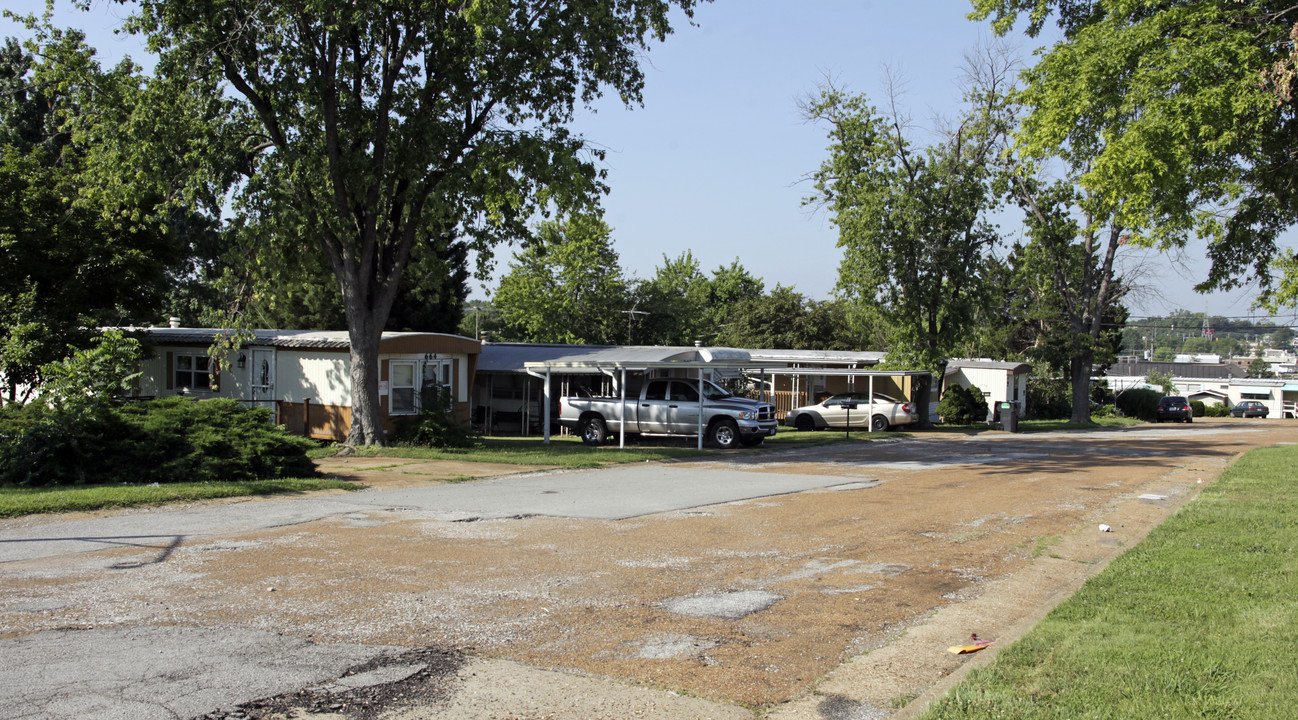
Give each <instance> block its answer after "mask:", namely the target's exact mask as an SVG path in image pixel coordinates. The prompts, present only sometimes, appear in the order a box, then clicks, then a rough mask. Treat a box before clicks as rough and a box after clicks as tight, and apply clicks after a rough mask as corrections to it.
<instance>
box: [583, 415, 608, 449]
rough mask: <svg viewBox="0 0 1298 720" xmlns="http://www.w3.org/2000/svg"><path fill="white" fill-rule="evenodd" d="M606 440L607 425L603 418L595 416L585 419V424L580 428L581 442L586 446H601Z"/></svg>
mask: <svg viewBox="0 0 1298 720" xmlns="http://www.w3.org/2000/svg"><path fill="white" fill-rule="evenodd" d="M607 439H608V425H607V424H606V423H605V422H604V418H602V417H600V416H598V415H596V416H595V417H591V418H587V419H586V423H585V424H584V425H582V427H581V441H582V442H584V443H586V444H587V445H603V444H604V441H605V440H607Z"/></svg>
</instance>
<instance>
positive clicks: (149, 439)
mask: <svg viewBox="0 0 1298 720" xmlns="http://www.w3.org/2000/svg"><path fill="white" fill-rule="evenodd" d="M314 446H315V444H314V443H313V442H312V441H310V440H307V439H305V438H300V437H295V436H292V435H289V434H288V432H287V431H286V430H285V429H284V428H282V427H279V426H275V425H272V424H271V423H270V411H269V410H266V409H264V408H250V407H245V406H243V405H242V404H241V403H239V402H238V401H236V400H228V399H213V400H202V401H196V400H193V399H191V398H185V397H170V398H164V399H161V400H153V401H148V402H140V403H132V404H127V405H115V404H100V403H93V404H87V405H84V406H80V407H78V408H77V409H76V410H75V411H70V410H57V409H40V410H37V409H31V408H24V409H23V410H21V411H17V410H12V409H9V408H6V410H5V412H4V413H3V414H0V484H8V485H81V484H101V483H118V482H132V483H170V482H206V481H222V480H255V479H268V478H279V477H310V476H313V475H315V474H316V471H315V467H314V466H313V465H312V463H311V460H310V459H309V458H308V457H307V455H306V452H307V450H309V449H311V448H312V447H314Z"/></svg>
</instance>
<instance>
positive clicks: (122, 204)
mask: <svg viewBox="0 0 1298 720" xmlns="http://www.w3.org/2000/svg"><path fill="white" fill-rule="evenodd" d="M151 101H152V98H151V97H150V95H149V94H148V91H147V90H146V89H145V87H144V81H143V78H142V77H141V76H140V75H139V72H138V69H137V68H136V67H135V66H134V65H133V64H131V63H130V62H129V61H125V62H123V63H121V64H119V65H118V66H116V67H113V68H110V69H103V68H101V67H100V66H99V64H98V62H97V61H96V60H95V58H94V50H93V49H91V48H89V47H88V46H86V45H85V42H84V36H83V35H82V34H81V33H79V32H61V31H57V30H51V29H48V28H42V29H41V30H40V32H38V34H37V37H36V39H35V40H34V41H32V42H31V43H29V44H28V46H27V47H24V46H22V45H20V44H19V43H18V42H17V41H15V40H13V39H9V40H6V41H5V43H4V45H3V47H0V307H2V308H3V309H0V334H2V335H3V340H2V341H0V376H3V378H4V382H5V384H6V385H7V387H6V393H5V394H6V395H7V396H8V397H9V398H10V399H16V395H15V392H16V390H17V388H18V387H28V388H30V387H33V386H36V385H39V384H40V383H41V382H42V379H43V378H42V374H41V367H42V366H46V365H47V364H49V363H53V362H55V361H57V360H59V359H61V358H63V357H65V356H66V355H67V354H68V353H69V352H70V350H69V348H70V346H73V347H81V348H84V347H87V345H88V343H89V340H90V338H91V337H92V336H93V335H94V329H95V328H96V327H97V326H100V325H106V324H107V325H114V324H130V323H136V322H150V321H152V320H153V319H155V318H156V317H157V313H158V309H159V307H160V305H161V299H162V297H163V295H164V292H165V288H166V279H167V276H168V272H169V271H170V270H171V269H172V268H173V267H174V266H175V264H176V263H177V262H178V261H179V259H180V258H181V257H182V256H183V254H184V248H183V231H182V230H181V228H180V227H179V226H180V224H181V223H180V222H179V221H180V220H181V219H183V218H184V217H186V213H185V212H183V210H181V209H180V208H181V207H182V204H181V203H178V202H176V199H177V198H176V197H175V195H174V194H173V190H174V188H173V187H171V186H170V185H169V181H170V180H171V179H173V177H174V176H173V175H171V174H170V171H171V170H175V166H174V165H173V166H172V167H171V168H170V169H166V168H162V167H159V166H158V165H157V164H153V163H149V162H146V161H145V160H144V158H146V157H148V153H147V152H146V151H147V147H149V146H150V143H151V142H152V141H151V140H145V139H141V138H139V137H137V134H136V130H137V129H138V128H139V127H140V123H141V116H142V115H143V114H145V113H147V112H149V111H150V110H149V107H150V103H151Z"/></svg>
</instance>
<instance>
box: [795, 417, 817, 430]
mask: <svg viewBox="0 0 1298 720" xmlns="http://www.w3.org/2000/svg"><path fill="white" fill-rule="evenodd" d="M793 427H795V428H797V429H798V430H802V431H804V432H805V431H807V430H815V429H816V421H815V420H812V419H811V416H810V415H799V416H798V417H797V418H795V419H794V421H793Z"/></svg>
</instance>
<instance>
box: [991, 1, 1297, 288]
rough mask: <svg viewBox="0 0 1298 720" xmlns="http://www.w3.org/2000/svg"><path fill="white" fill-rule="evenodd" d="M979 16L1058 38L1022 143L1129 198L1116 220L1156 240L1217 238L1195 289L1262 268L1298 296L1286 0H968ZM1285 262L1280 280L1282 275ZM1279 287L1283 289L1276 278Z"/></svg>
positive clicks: (1036, 78)
mask: <svg viewBox="0 0 1298 720" xmlns="http://www.w3.org/2000/svg"><path fill="white" fill-rule="evenodd" d="M973 7H974V12H973V14H972V16H973V17H974V18H976V19H983V18H987V17H992V18H993V19H994V21H995V28H996V30H997V31H998V32H1001V33H1005V32H1008V31H1010V30H1011V29H1012V28H1013V27H1014V25H1015V22H1016V21H1017V20H1018V19H1019V18H1020V16H1022V15H1023V14H1024V13H1026V14H1027V16H1028V22H1027V24H1026V31H1027V32H1028V33H1029V34H1030V35H1034V36H1035V35H1036V34H1037V33H1038V32H1039V31H1040V30H1041V29H1042V28H1043V27H1044V26H1045V24H1046V23H1047V22H1049V21H1050V19H1051V16H1052V14H1053V15H1054V19H1055V20H1056V21H1057V23H1058V25H1059V28H1060V29H1061V30H1062V32H1063V37H1064V39H1063V41H1061V42H1058V43H1056V44H1054V45H1053V46H1051V47H1049V48H1047V49H1046V50H1045V51H1044V53H1043V54H1042V56H1041V59H1040V61H1039V62H1038V63H1037V64H1036V65H1035V66H1034V67H1032V68H1031V69H1029V70H1027V71H1026V72H1025V74H1024V77H1025V79H1026V82H1027V86H1026V90H1025V92H1024V94H1023V101H1024V102H1025V103H1026V104H1027V105H1028V106H1029V107H1030V108H1031V112H1030V114H1029V116H1028V118H1027V120H1026V121H1025V123H1024V125H1023V127H1022V129H1021V131H1020V133H1019V144H1020V146H1021V147H1022V148H1023V149H1024V150H1025V152H1027V153H1030V154H1042V153H1047V152H1048V153H1052V154H1055V153H1057V154H1058V155H1059V156H1060V157H1062V158H1063V159H1064V160H1065V161H1066V162H1067V163H1068V165H1069V167H1070V168H1071V169H1072V170H1073V171H1074V172H1075V173H1076V174H1077V175H1078V179H1079V182H1080V184H1081V185H1082V186H1083V187H1084V188H1085V189H1086V190H1087V191H1089V192H1091V193H1093V194H1095V195H1098V196H1104V197H1109V198H1114V199H1119V200H1121V206H1120V207H1119V208H1117V210H1116V213H1115V215H1114V217H1113V219H1112V220H1113V225H1114V226H1118V227H1122V228H1125V232H1126V233H1127V234H1129V235H1130V236H1131V239H1132V242H1134V243H1138V244H1147V245H1152V246H1156V247H1159V248H1164V249H1167V248H1176V247H1181V246H1183V245H1184V244H1185V243H1186V242H1187V239H1188V238H1189V237H1190V236H1191V235H1194V234H1197V235H1199V236H1201V237H1203V238H1206V240H1207V243H1208V258H1209V260H1211V268H1210V269H1209V271H1208V275H1207V277H1206V278H1205V279H1204V280H1203V282H1202V283H1201V284H1200V285H1199V286H1198V287H1199V289H1200V290H1204V291H1206V290H1215V289H1227V288H1231V287H1235V286H1237V285H1240V284H1244V283H1248V282H1256V283H1258V284H1259V285H1260V286H1261V288H1262V289H1263V290H1264V291H1265V292H1264V294H1263V300H1264V301H1265V302H1268V303H1270V304H1272V305H1273V306H1274V304H1275V303H1286V304H1293V303H1294V302H1295V301H1298V259H1295V258H1294V255H1293V252H1292V250H1291V249H1283V248H1282V247H1281V239H1280V238H1281V234H1282V233H1283V232H1284V231H1285V230H1287V229H1288V228H1290V227H1292V226H1293V225H1294V222H1295V220H1298V186H1295V183H1294V178H1295V177H1298V172H1296V171H1298V165H1295V157H1298V154H1296V152H1295V151H1296V150H1298V112H1295V111H1296V110H1298V104H1296V103H1298V99H1296V98H1295V97H1294V94H1293V92H1292V91H1293V79H1294V73H1293V68H1294V64H1293V58H1294V54H1293V53H1294V43H1293V39H1294V33H1295V27H1296V26H1295V22H1298V6H1295V5H1294V4H1293V3H1290V2H1278V1H1267V0H1263V1H1252V2H1240V1H1239V0H1171V1H1168V2H1158V3H1151V2H1146V1H1144V0H1089V1H1080V2H1079V1H1074V0H973ZM1277 275H1281V276H1282V277H1280V278H1279V280H1280V282H1279V283H1278V284H1277V283H1276V282H1275V281H1276V279H1277ZM1276 291H1278V292H1276Z"/></svg>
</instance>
